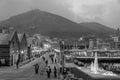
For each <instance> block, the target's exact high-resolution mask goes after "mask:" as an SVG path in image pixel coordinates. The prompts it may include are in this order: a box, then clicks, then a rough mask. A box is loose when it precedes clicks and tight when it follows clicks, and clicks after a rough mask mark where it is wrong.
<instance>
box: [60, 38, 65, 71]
mask: <svg viewBox="0 0 120 80" xmlns="http://www.w3.org/2000/svg"><path fill="white" fill-rule="evenodd" d="M60 57H61V65H62V73H63V68H64V41H63V40H62V41H60Z"/></svg>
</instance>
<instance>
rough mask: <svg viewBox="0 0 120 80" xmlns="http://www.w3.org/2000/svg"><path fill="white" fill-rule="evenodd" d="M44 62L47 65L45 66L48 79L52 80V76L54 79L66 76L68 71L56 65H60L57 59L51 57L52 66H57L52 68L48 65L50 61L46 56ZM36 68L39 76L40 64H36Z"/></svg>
mask: <svg viewBox="0 0 120 80" xmlns="http://www.w3.org/2000/svg"><path fill="white" fill-rule="evenodd" d="M42 60H43V62H44V63H45V66H46V68H45V69H46V70H45V72H46V73H47V78H50V77H51V75H53V76H54V78H60V75H66V73H67V70H66V68H65V67H64V68H62V67H57V65H56V64H57V63H58V61H57V58H55V57H50V60H51V62H52V64H55V66H53V67H51V66H49V65H48V61H49V60H48V59H46V58H45V57H44V56H42ZM34 66H35V74H38V71H39V64H38V63H36V64H35V65H34Z"/></svg>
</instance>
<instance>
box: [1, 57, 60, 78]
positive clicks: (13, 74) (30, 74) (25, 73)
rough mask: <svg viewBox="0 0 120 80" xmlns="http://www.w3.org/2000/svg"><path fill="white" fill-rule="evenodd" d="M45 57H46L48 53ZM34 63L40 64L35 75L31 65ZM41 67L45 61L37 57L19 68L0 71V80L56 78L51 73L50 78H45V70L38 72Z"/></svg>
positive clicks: (43, 66)
mask: <svg viewBox="0 0 120 80" xmlns="http://www.w3.org/2000/svg"><path fill="white" fill-rule="evenodd" d="M46 57H47V58H48V55H47V56H46ZM49 61H50V60H49ZM35 63H38V64H39V66H40V69H39V74H37V75H35V73H34V66H33V65H34V64H35ZM49 64H50V62H49ZM43 68H45V63H44V62H43V61H42V59H41V58H38V59H35V60H34V61H32V62H30V63H29V64H27V65H25V66H23V67H21V68H19V69H13V70H10V71H8V72H3V73H0V80H58V79H54V77H53V74H52V77H51V78H50V79H48V78H47V76H46V72H43V75H41V74H40V72H41V70H43Z"/></svg>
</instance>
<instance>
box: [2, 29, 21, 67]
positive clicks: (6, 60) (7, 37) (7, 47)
mask: <svg viewBox="0 0 120 80" xmlns="http://www.w3.org/2000/svg"><path fill="white" fill-rule="evenodd" d="M19 51H20V48H19V39H18V36H17V32H16V31H13V32H9V33H4V32H3V33H0V64H1V65H9V66H10V65H13V64H15V63H16V61H17V60H18V59H19V57H20V56H19Z"/></svg>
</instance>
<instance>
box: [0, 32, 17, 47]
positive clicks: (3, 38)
mask: <svg viewBox="0 0 120 80" xmlns="http://www.w3.org/2000/svg"><path fill="white" fill-rule="evenodd" d="M15 32H16V31H13V32H10V33H0V45H1V44H9V41H11V40H12V38H13V36H14V34H15Z"/></svg>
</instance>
